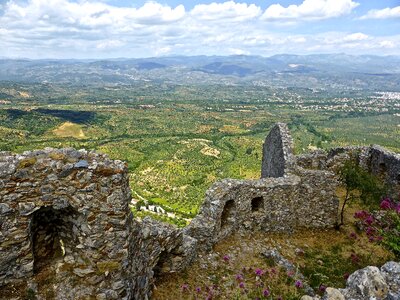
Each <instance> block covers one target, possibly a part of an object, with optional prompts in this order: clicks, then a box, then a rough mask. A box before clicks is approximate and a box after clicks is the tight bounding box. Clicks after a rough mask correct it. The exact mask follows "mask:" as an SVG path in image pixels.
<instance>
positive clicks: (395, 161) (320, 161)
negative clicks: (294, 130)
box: [295, 145, 400, 196]
mask: <svg viewBox="0 0 400 300" xmlns="http://www.w3.org/2000/svg"><path fill="white" fill-rule="evenodd" d="M295 160H296V165H298V166H301V167H302V168H309V169H315V170H326V171H328V170H329V171H332V172H334V173H338V171H339V170H340V167H341V166H343V164H344V163H345V162H346V161H348V160H352V161H354V162H356V163H358V164H359V165H360V166H361V167H363V168H364V169H365V170H366V171H368V172H369V173H371V174H374V175H376V176H378V177H380V178H381V179H382V180H383V181H384V182H385V183H386V185H387V187H388V188H389V192H390V193H392V194H393V195H394V196H397V195H398V193H399V192H400V155H399V154H396V153H394V152H391V151H388V150H386V149H384V148H382V147H380V146H377V145H371V146H360V147H340V148H334V149H331V150H329V151H328V152H325V151H322V150H318V151H314V152H311V153H307V154H303V155H299V156H296V157H295Z"/></svg>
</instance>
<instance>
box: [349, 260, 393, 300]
mask: <svg viewBox="0 0 400 300" xmlns="http://www.w3.org/2000/svg"><path fill="white" fill-rule="evenodd" d="M347 289H349V290H353V291H355V292H356V293H357V294H358V295H360V296H361V297H363V299H369V298H372V297H375V298H378V299H384V298H385V297H386V296H387V294H388V291H389V289H388V285H387V284H386V281H385V278H384V277H383V276H382V274H381V272H380V271H379V269H378V268H377V267H366V268H364V269H361V270H358V271H356V272H354V273H353V274H351V275H350V276H349V278H348V279H347Z"/></svg>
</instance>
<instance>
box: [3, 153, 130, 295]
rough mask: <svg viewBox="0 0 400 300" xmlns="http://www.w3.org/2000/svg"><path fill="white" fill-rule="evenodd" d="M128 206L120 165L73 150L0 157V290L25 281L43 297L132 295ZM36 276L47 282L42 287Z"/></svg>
mask: <svg viewBox="0 0 400 300" xmlns="http://www.w3.org/2000/svg"><path fill="white" fill-rule="evenodd" d="M129 201H130V189H129V185H128V176H127V168H126V165H125V163H122V162H120V161H112V160H109V159H108V158H107V157H106V156H104V155H100V154H96V153H94V152H87V151H84V150H82V151H76V150H73V149H62V150H54V149H46V150H44V151H33V152H25V153H23V154H22V155H14V154H11V153H5V152H1V153H0V287H2V288H0V289H3V290H4V289H5V286H7V284H9V283H10V284H13V285H14V286H15V285H16V286H18V285H19V284H21V286H22V287H23V286H24V284H25V285H26V283H28V286H29V287H31V288H32V289H33V290H36V292H37V293H39V294H40V293H41V292H42V293H44V294H43V295H42V297H43V299H46V298H49V299H51V298H54V299H77V298H85V297H86V298H90V297H92V298H96V297H97V298H96V299H123V298H128V297H130V294H131V288H132V283H131V280H130V277H129V276H128V273H127V272H128V271H129V269H130V265H131V260H130V257H129V255H128V244H129V243H128V241H129V240H130V239H131V237H130V232H131V228H132V225H131V222H132V216H131V213H130V210H129V207H128V203H129ZM41 274H42V277H43V276H44V275H43V274H47V275H46V280H48V281H50V282H51V283H52V284H51V285H48V286H46V287H43V285H44V284H45V283H43V282H41V281H40V277H41ZM41 289H46V291H41ZM10 297H11V296H10Z"/></svg>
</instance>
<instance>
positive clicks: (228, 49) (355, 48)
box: [0, 0, 400, 58]
mask: <svg viewBox="0 0 400 300" xmlns="http://www.w3.org/2000/svg"><path fill="white" fill-rule="evenodd" d="M0 1H1V0H0ZM21 1H24V0H11V1H9V2H7V3H6V4H4V10H3V11H2V13H1V14H0V56H14V57H15V56H23V57H32V58H45V57H54V58H67V57H76V58H82V57H91V58H102V57H149V56H157V55H168V54H170V53H173V54H186V55H200V54H209V55H213V54H219V55H228V54H233V53H236V54H256V55H272V54H276V53H299V54H302V53H303V54H304V53H310V52H316V51H317V52H341V51H342V52H354V53H375V54H396V53H400V38H399V36H390V35H387V36H385V37H374V36H372V35H370V36H369V35H366V34H365V33H361V32H357V31H355V32H324V33H317V32H318V31H314V30H310V33H308V34H301V33H300V32H299V31H298V30H297V29H298V28H301V26H291V27H285V28H284V29H283V30H281V28H282V27H281V26H280V25H281V24H282V23H289V22H292V23H293V24H298V21H299V20H316V19H324V18H328V17H334V16H338V15H342V14H345V13H349V12H351V11H352V9H353V8H354V7H355V6H356V5H357V3H355V2H353V1H351V0H334V1H333V0H305V1H304V2H303V3H302V4H300V5H297V6H296V5H294V6H289V8H290V7H291V8H290V10H288V9H289V8H282V9H283V11H282V12H279V13H277V14H275V16H277V17H279V18H281V19H280V20H281V21H280V22H276V23H274V22H269V23H268V22H265V21H264V20H263V18H265V16H266V15H268V14H269V13H271V9H272V8H273V7H274V5H272V6H270V7H269V8H268V9H267V10H266V11H265V14H264V16H263V12H262V10H261V8H260V7H258V6H257V5H255V4H246V3H237V2H234V1H226V2H223V3H211V4H200V5H196V6H195V7H194V8H193V9H191V10H186V9H185V7H184V6H183V5H178V6H176V7H171V6H168V5H164V4H160V3H157V2H148V3H146V4H144V5H142V6H141V7H137V8H133V7H116V6H113V5H111V4H109V2H106V1H102V0H90V1H89V0H78V1H77V0H25V1H27V2H21ZM271 7H272V8H271ZM275 7H277V6H275ZM289 17H291V18H293V19H288V18H289ZM295 17H296V18H297V19H296V18H295ZM317 25H318V24H317Z"/></svg>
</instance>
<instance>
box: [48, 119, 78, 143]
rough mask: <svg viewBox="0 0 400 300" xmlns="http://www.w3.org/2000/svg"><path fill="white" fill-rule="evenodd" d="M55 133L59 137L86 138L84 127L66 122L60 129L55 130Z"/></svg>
mask: <svg viewBox="0 0 400 300" xmlns="http://www.w3.org/2000/svg"><path fill="white" fill-rule="evenodd" d="M53 133H54V134H55V135H56V136H59V137H73V138H79V139H81V138H84V137H85V134H84V132H83V129H82V126H81V125H78V124H74V123H71V122H65V123H63V124H62V125H61V126H59V127H58V128H56V129H54V130H53Z"/></svg>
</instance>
